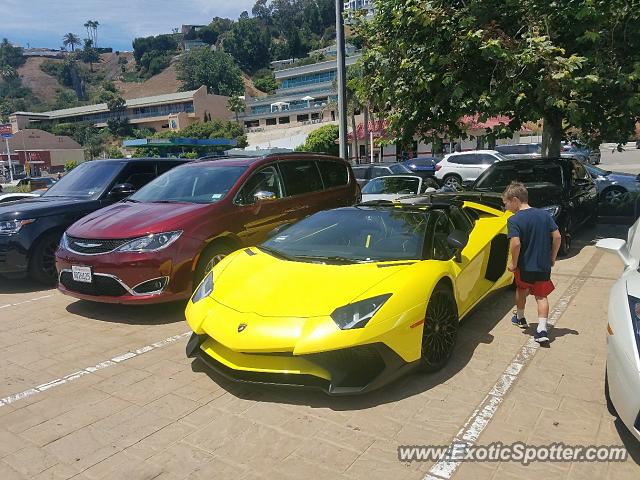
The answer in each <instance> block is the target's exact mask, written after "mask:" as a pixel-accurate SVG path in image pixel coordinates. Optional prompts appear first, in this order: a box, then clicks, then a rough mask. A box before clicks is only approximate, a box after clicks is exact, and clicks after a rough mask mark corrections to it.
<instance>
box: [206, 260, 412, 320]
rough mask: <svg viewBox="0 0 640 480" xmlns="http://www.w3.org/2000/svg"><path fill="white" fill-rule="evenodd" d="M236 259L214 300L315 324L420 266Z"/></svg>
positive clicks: (217, 281) (219, 279) (218, 281)
mask: <svg viewBox="0 0 640 480" xmlns="http://www.w3.org/2000/svg"><path fill="white" fill-rule="evenodd" d="M250 252H251V254H249V253H248V252H247V251H246V250H245V251H244V252H241V253H238V254H236V255H234V258H233V259H231V260H230V263H229V264H227V265H226V268H223V269H222V271H221V272H220V273H219V275H216V273H217V272H216V269H214V279H213V282H214V288H213V293H212V295H211V296H212V297H213V298H214V299H215V300H216V301H218V302H220V303H221V304H223V305H225V306H227V307H229V308H232V309H234V310H236V311H238V312H243V313H255V314H258V315H261V316H264V317H298V318H309V317H318V316H326V315H330V314H331V313H332V312H333V310H335V309H336V308H337V307H340V306H342V305H346V304H348V303H350V302H352V301H354V300H356V299H359V297H360V296H361V295H363V294H364V293H365V292H366V291H367V290H369V289H370V288H371V287H373V286H374V285H376V284H378V283H379V282H381V281H383V280H385V279H387V278H389V277H390V276H392V275H395V274H397V273H398V272H399V271H401V270H404V269H406V268H409V266H410V265H411V264H413V263H414V261H408V262H385V263H382V264H379V263H359V264H349V265H333V264H322V263H309V262H294V261H287V260H281V259H278V258H275V257H273V256H271V255H269V254H267V253H264V252H261V251H260V250H258V249H257V248H253V249H251V250H250Z"/></svg>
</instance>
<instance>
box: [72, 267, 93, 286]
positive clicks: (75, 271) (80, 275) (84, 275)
mask: <svg viewBox="0 0 640 480" xmlns="http://www.w3.org/2000/svg"><path fill="white" fill-rule="evenodd" d="M71 275H72V276H73V280H74V281H76V282H82V283H91V280H92V278H91V267H78V266H75V265H73V266H72V267H71Z"/></svg>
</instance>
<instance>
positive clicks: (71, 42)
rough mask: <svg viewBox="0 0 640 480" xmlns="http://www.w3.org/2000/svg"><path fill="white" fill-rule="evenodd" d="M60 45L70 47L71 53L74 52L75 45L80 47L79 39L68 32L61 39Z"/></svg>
mask: <svg viewBox="0 0 640 480" xmlns="http://www.w3.org/2000/svg"><path fill="white" fill-rule="evenodd" d="M62 45H64V47H65V48H67V47H71V51H72V52H75V51H76V45H77V46H80V45H81V43H80V38H79V37H78V36H77V35H76V34H74V33H71V32H69V33H67V34H65V36H64V37H63V38H62Z"/></svg>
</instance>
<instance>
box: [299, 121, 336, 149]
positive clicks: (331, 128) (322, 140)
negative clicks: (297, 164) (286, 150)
mask: <svg viewBox="0 0 640 480" xmlns="http://www.w3.org/2000/svg"><path fill="white" fill-rule="evenodd" d="M339 136H340V133H339V129H338V126H337V125H324V126H322V127H320V128H318V129H316V130H314V131H312V132H311V133H310V134H309V136H308V137H307V140H306V141H305V143H304V144H303V145H300V146H299V147H298V148H296V150H297V151H301V152H316V153H328V154H329V155H335V156H338V155H340V153H339V147H338V144H337V143H336V140H338V138H339Z"/></svg>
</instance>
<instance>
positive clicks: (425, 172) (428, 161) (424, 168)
mask: <svg viewBox="0 0 640 480" xmlns="http://www.w3.org/2000/svg"><path fill="white" fill-rule="evenodd" d="M439 161H440V159H439V158H437V157H417V158H411V159H409V160H405V161H404V162H402V164H403V165H404V166H405V167H407V168H408V169H409V170H411V171H412V172H413V173H414V174H415V175H420V176H421V177H422V178H427V177H433V176H435V174H436V164H437V163H438V162H439Z"/></svg>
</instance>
